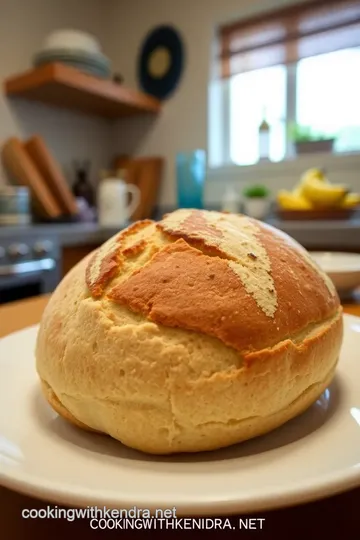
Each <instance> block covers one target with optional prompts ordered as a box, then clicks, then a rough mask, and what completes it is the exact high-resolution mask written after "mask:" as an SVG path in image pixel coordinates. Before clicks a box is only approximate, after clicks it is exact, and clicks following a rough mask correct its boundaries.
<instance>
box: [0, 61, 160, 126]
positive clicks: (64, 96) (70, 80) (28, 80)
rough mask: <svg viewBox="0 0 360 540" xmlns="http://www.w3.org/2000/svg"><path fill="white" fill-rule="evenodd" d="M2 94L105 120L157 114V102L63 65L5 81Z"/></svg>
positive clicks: (47, 66) (51, 66) (26, 73)
mask: <svg viewBox="0 0 360 540" xmlns="http://www.w3.org/2000/svg"><path fill="white" fill-rule="evenodd" d="M5 94H6V95H7V96H9V97H21V98H25V99H28V100H32V101H40V102H42V103H46V104H48V105H53V106H56V107H61V108H66V109H72V110H76V111H80V112H83V113H87V114H95V115H97V116H103V117H106V118H119V117H123V116H130V115H135V114H142V113H152V114H156V113H158V112H160V109H161V105H160V102H159V101H158V100H156V99H155V98H153V97H152V96H148V95H146V94H143V93H141V92H138V91H136V90H132V89H130V88H126V87H125V86H123V85H122V84H117V83H114V82H113V81H110V80H103V79H98V78H96V77H93V76H91V75H87V74H86V73H83V72H81V71H78V70H77V69H75V68H72V67H69V66H67V65H65V64H57V63H54V64H47V65H44V66H41V67H38V68H35V69H32V70H29V71H27V72H25V73H23V74H20V75H17V76H14V77H10V78H8V79H7V80H6V81H5Z"/></svg>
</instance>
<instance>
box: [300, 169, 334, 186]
mask: <svg viewBox="0 0 360 540" xmlns="http://www.w3.org/2000/svg"><path fill="white" fill-rule="evenodd" d="M313 179H315V180H319V181H320V182H325V183H328V179H327V177H326V175H325V173H324V171H322V170H321V169H318V168H316V167H314V168H312V169H308V170H307V171H305V172H304V174H303V175H302V176H301V179H300V186H302V185H303V184H306V183H307V182H308V181H311V180H313Z"/></svg>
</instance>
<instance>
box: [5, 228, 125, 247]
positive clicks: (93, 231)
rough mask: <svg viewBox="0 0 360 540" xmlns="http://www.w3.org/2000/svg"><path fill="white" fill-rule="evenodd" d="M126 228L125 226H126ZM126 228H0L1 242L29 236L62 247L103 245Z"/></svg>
mask: <svg viewBox="0 0 360 540" xmlns="http://www.w3.org/2000/svg"><path fill="white" fill-rule="evenodd" d="M124 226H125V225H124ZM122 228H124V227H117V228H115V227H114V228H112V227H111V228H110V227H101V226H100V225H99V224H98V223H61V224H56V225H53V224H39V225H38V224H37V225H29V226H27V227H26V226H12V227H0V241H1V239H2V238H8V237H12V236H17V237H21V238H23V239H26V238H27V237H29V236H43V237H44V236H51V237H55V238H57V240H58V241H59V243H60V245H61V246H62V247H68V246H77V245H86V244H89V245H90V244H101V243H103V242H105V241H106V240H108V239H109V238H111V236H113V235H114V234H116V233H117V232H119V231H121V229H122Z"/></svg>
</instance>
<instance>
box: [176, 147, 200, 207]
mask: <svg viewBox="0 0 360 540" xmlns="http://www.w3.org/2000/svg"><path fill="white" fill-rule="evenodd" d="M205 178H206V152H205V150H194V151H192V152H179V153H178V154H177V156H176V184H177V204H178V208H199V209H201V208H203V207H204V187H205Z"/></svg>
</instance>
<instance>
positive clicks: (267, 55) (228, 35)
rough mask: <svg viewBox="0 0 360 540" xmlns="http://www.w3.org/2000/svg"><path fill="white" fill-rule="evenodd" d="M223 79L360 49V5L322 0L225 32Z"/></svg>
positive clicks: (234, 25)
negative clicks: (352, 48) (347, 49)
mask: <svg viewBox="0 0 360 540" xmlns="http://www.w3.org/2000/svg"><path fill="white" fill-rule="evenodd" d="M219 32H220V45H221V47H220V48H221V52H220V73H221V77H223V78H227V77H231V76H232V75H236V74H238V73H242V72H246V71H251V70H255V69H261V68H266V67H270V66H274V65H279V64H290V63H295V62H297V61H299V60H301V59H302V58H307V57H309V56H316V55H319V54H325V53H330V52H333V51H335V50H340V49H346V48H350V47H358V46H360V1H359V0H357V1H355V0H343V1H339V0H326V1H324V0H318V1H315V0H314V1H312V2H307V3H303V4H298V5H296V6H292V7H289V8H287V9H282V10H281V11H280V10H279V11H273V12H270V13H266V14H263V15H262V16H261V17H256V18H254V19H251V20H243V21H239V22H238V23H232V24H231V25H226V26H222V27H221V28H220V30H219Z"/></svg>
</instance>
